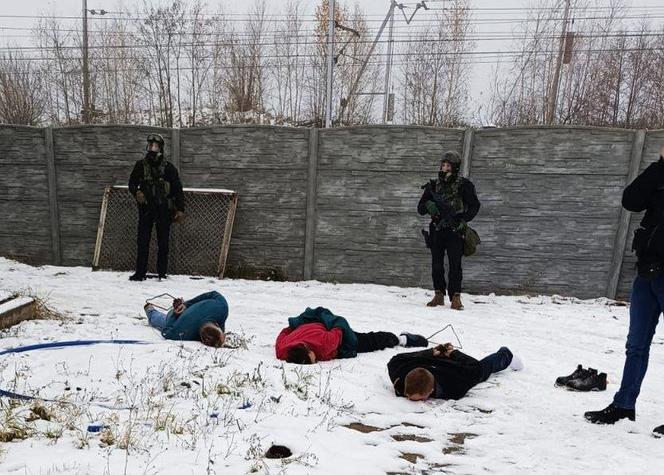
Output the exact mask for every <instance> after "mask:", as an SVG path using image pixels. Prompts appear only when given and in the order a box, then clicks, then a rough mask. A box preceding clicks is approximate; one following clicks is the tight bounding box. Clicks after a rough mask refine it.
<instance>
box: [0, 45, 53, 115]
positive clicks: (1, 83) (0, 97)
mask: <svg viewBox="0 0 664 475" xmlns="http://www.w3.org/2000/svg"><path fill="white" fill-rule="evenodd" d="M42 93H43V81H42V78H41V74H40V71H39V70H38V69H37V68H35V67H34V66H33V65H32V64H31V63H30V62H29V61H28V58H26V57H25V56H24V55H22V54H14V53H11V52H8V53H4V54H2V55H0V123H6V124H23V125H39V124H40V123H41V122H42V120H43V118H44V111H45V102H44V98H43V95H42Z"/></svg>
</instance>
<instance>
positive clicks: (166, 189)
mask: <svg viewBox="0 0 664 475" xmlns="http://www.w3.org/2000/svg"><path fill="white" fill-rule="evenodd" d="M166 163H167V162H166V160H165V159H164V158H162V159H161V160H160V161H159V165H158V166H157V167H154V166H152V165H151V164H150V162H149V161H148V159H147V158H144V159H143V185H144V186H145V191H147V192H148V195H149V196H148V202H149V201H150V198H151V199H152V200H151V201H152V203H153V204H154V205H156V206H161V205H162V204H164V203H168V205H169V207H170V202H169V201H170V200H169V199H168V195H169V194H170V193H171V183H170V182H169V181H168V180H166V175H165V172H166Z"/></svg>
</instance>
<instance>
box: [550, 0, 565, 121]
mask: <svg viewBox="0 0 664 475" xmlns="http://www.w3.org/2000/svg"><path fill="white" fill-rule="evenodd" d="M570 3H571V0H565V13H564V15H563V30H562V33H561V35H560V48H559V50H558V57H557V58H556V70H555V72H554V74H553V82H552V83H551V89H550V90H549V97H548V107H547V111H546V118H545V121H546V123H547V124H549V125H550V124H553V121H554V119H555V115H556V104H557V103H558V88H559V87H560V69H561V68H562V64H563V55H564V53H565V39H566V37H567V20H568V18H569V9H570Z"/></svg>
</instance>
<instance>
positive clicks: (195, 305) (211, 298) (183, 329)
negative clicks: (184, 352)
mask: <svg viewBox="0 0 664 475" xmlns="http://www.w3.org/2000/svg"><path fill="white" fill-rule="evenodd" d="M184 304H185V306H186V307H187V308H186V309H185V311H184V312H182V315H180V316H179V317H178V318H175V315H174V314H173V310H170V311H169V312H168V315H167V319H168V320H167V322H168V323H167V324H166V326H165V327H164V328H163V330H162V331H161V334H162V336H163V337H164V338H166V339H168V340H196V341H198V340H200V337H199V336H198V332H199V330H200V329H201V327H202V326H203V325H204V324H206V323H210V322H211V323H216V324H217V325H219V327H220V328H221V329H222V331H225V328H226V318H227V317H228V302H226V299H225V298H224V297H223V296H222V295H221V294H220V293H219V292H216V291H214V290H213V291H212V292H206V293H204V294H201V295H199V296H198V297H194V298H193V299H191V300H187V301H186V302H185V303H184Z"/></svg>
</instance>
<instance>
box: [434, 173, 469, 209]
mask: <svg viewBox="0 0 664 475" xmlns="http://www.w3.org/2000/svg"><path fill="white" fill-rule="evenodd" d="M463 181H464V179H463V178H462V177H460V176H459V175H454V176H452V178H450V179H449V180H441V179H438V180H436V188H435V189H436V193H438V194H440V195H443V197H444V198H445V201H447V202H448V203H450V204H451V205H452V208H454V211H455V213H457V214H459V213H463V212H464V210H465V208H464V205H463V198H462V197H461V185H463Z"/></svg>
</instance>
